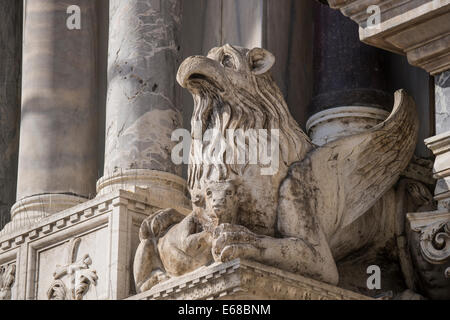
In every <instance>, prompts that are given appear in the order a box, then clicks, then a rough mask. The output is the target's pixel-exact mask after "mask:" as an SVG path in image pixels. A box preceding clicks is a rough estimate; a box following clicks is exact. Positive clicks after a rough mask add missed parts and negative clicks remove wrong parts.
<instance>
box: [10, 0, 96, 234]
mask: <svg viewBox="0 0 450 320" xmlns="http://www.w3.org/2000/svg"><path fill="white" fill-rule="evenodd" d="M71 5H76V6H78V7H79V8H80V9H81V11H80V16H79V18H80V19H81V29H69V28H68V23H67V20H68V19H69V18H70V17H71V15H72V14H73V12H72V11H71V12H70V14H68V7H69V6H71ZM95 7H96V3H95V1H92V0H71V1H70V2H67V1H60V0H45V1H42V0H25V1H24V36H23V79H22V110H21V125H20V146H19V165H18V166H19V168H18V180H17V202H16V204H15V205H14V206H13V208H12V211H11V216H12V227H13V228H16V227H18V226H22V225H26V226H28V225H30V224H32V223H34V222H35V221H36V220H38V219H40V218H42V217H44V216H47V215H49V214H52V213H55V212H58V211H61V210H64V209H66V208H69V207H71V206H74V205H76V204H79V203H81V202H84V201H85V200H87V199H88V198H89V197H93V196H95V181H96V178H97V156H96V152H97V136H96V134H97V105H96V83H97V82H96V72H95V71H96V46H97V44H96V34H97V31H96V29H97V26H96V10H95ZM75 12H76V11H75ZM72 18H73V16H72Z"/></svg>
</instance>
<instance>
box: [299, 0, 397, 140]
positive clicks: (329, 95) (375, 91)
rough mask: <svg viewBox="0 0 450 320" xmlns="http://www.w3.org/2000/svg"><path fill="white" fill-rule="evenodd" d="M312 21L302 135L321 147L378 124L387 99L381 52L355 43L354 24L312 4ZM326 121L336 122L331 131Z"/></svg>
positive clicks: (388, 102)
mask: <svg viewBox="0 0 450 320" xmlns="http://www.w3.org/2000/svg"><path fill="white" fill-rule="evenodd" d="M314 16H315V19H314V25H315V33H314V34H315V36H314V38H315V39H314V88H313V99H312V103H311V105H310V106H309V110H308V113H309V115H310V116H311V117H310V119H309V120H308V123H307V130H308V131H309V133H310V135H311V136H312V138H313V140H315V141H314V142H317V143H318V144H323V143H326V142H328V141H330V139H331V138H332V137H338V136H342V135H346V134H350V133H354V132H357V131H360V130H365V129H367V127H368V126H372V125H375V124H377V123H379V122H380V121H382V120H384V118H385V117H386V116H387V115H388V113H387V111H389V110H390V109H391V108H392V106H393V95H392V94H390V93H388V88H387V86H388V81H387V73H386V70H385V68H386V65H387V63H386V56H385V54H384V52H383V51H382V50H380V49H377V48H373V47H370V46H368V45H366V44H364V43H362V42H361V41H360V40H359V37H358V25H357V24H356V23H355V22H353V21H352V20H350V19H349V18H346V17H344V16H343V15H342V14H341V13H340V12H339V11H337V10H333V9H330V8H329V7H328V6H326V5H323V4H320V3H318V2H315V3H314ZM337 108H339V109H337ZM344 118H346V119H344ZM343 119H344V120H343ZM330 120H333V121H334V120H336V121H337V122H338V123H337V124H336V126H334V127H333V125H330V123H329V122H330ZM348 123H353V125H347V124H348ZM322 124H324V125H325V126H327V127H328V128H327V129H326V130H325V131H327V132H324V131H323V130H324V128H322ZM352 126H353V128H352Z"/></svg>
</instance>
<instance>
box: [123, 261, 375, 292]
mask: <svg viewBox="0 0 450 320" xmlns="http://www.w3.org/2000/svg"><path fill="white" fill-rule="evenodd" d="M210 299H218V300H255V299H258V300H371V298H369V297H366V296H363V295H360V294H357V293H354V292H351V291H348V290H344V289H341V288H338V287H335V286H331V285H329V284H326V283H322V282H319V281H316V280H312V279H309V278H305V277H302V276H299V275H296V274H293V273H290V272H286V271H283V270H280V269H277V268H273V267H269V266H266V265H263V264H260V263H257V262H252V261H247V260H240V259H237V260H233V261H230V262H227V263H215V264H213V265H210V266H208V267H203V268H201V269H198V270H196V271H194V272H192V273H189V274H186V275H184V276H181V277H178V278H173V279H170V280H168V281H166V282H163V283H160V284H158V285H156V286H155V287H153V288H152V289H151V290H149V291H147V292H144V293H142V294H139V295H136V296H133V297H130V298H129V300H210Z"/></svg>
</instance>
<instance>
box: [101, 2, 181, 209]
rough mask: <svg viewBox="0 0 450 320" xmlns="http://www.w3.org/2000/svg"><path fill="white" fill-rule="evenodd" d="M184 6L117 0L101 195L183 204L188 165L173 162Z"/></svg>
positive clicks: (178, 122)
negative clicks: (145, 193)
mask: <svg viewBox="0 0 450 320" xmlns="http://www.w3.org/2000/svg"><path fill="white" fill-rule="evenodd" d="M181 21H182V12H181V0H129V1H122V0H111V1H110V30H109V50H108V52H109V53H108V55H109V57H108V92H107V105H106V133H105V135H106V136H105V165H104V176H103V177H102V178H101V179H100V180H99V181H98V182H97V191H98V193H99V194H100V195H101V194H104V193H108V192H112V191H114V190H118V189H125V190H132V189H133V188H135V187H136V186H137V187H141V188H150V190H151V192H152V194H153V195H155V194H158V196H160V197H168V198H170V199H173V200H174V201H175V202H177V201H178V200H180V199H182V198H183V199H184V190H185V186H184V184H185V182H184V180H183V179H182V178H181V177H180V175H181V166H178V165H175V164H174V163H173V162H172V160H171V151H172V148H173V147H174V146H175V145H176V143H177V142H173V141H171V135H172V132H173V131H174V130H175V129H178V128H182V117H181V103H180V94H181V88H179V87H178V85H177V82H176V79H175V77H176V73H177V69H178V66H179V64H180V63H181V55H180V52H181V47H180V44H179V41H180V30H181Z"/></svg>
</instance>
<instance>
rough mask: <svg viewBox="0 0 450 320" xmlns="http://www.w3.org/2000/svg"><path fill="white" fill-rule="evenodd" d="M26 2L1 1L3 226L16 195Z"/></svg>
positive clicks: (0, 209) (0, 194)
mask: <svg viewBox="0 0 450 320" xmlns="http://www.w3.org/2000/svg"><path fill="white" fill-rule="evenodd" d="M21 52H22V2H21V1H0V230H1V229H2V228H3V226H4V225H5V223H6V222H7V221H9V218H10V212H9V211H10V209H11V206H12V205H13V204H14V201H15V198H16V195H15V193H16V181H17V156H18V152H19V117H20V71H21V61H22V55H21Z"/></svg>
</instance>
